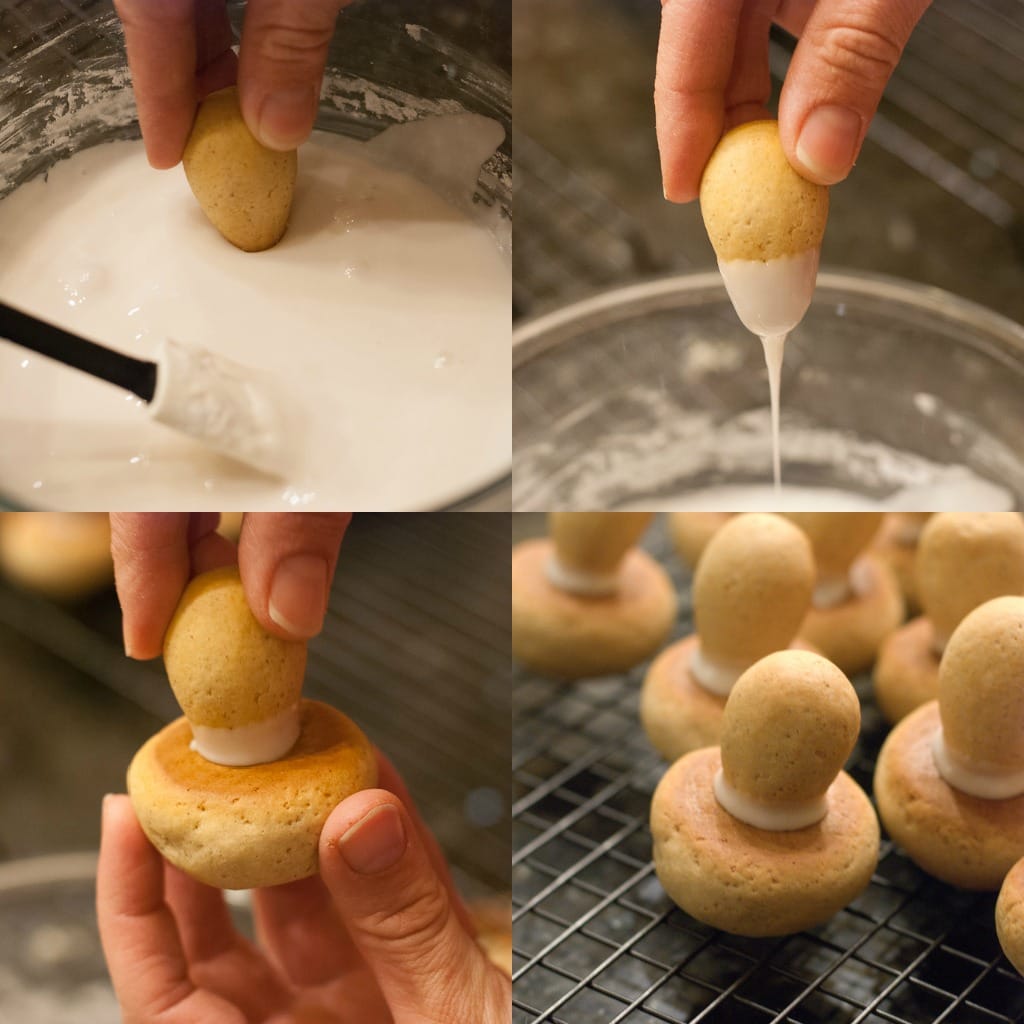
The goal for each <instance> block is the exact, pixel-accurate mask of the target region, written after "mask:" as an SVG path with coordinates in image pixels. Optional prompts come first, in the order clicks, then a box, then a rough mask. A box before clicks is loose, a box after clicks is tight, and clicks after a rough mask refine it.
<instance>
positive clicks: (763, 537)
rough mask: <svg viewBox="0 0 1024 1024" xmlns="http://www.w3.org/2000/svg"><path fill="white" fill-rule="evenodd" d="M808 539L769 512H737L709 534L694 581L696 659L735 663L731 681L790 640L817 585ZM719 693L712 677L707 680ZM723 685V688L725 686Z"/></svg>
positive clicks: (695, 667)
mask: <svg viewBox="0 0 1024 1024" xmlns="http://www.w3.org/2000/svg"><path fill="white" fill-rule="evenodd" d="M814 578H815V573H814V556H813V554H812V552H811V545H810V542H809V541H808V540H807V537H806V536H805V535H804V533H803V532H802V531H801V530H800V529H799V528H798V527H796V526H795V525H794V524H793V523H790V522H787V521H786V520H785V519H782V518H781V517H780V516H777V515H774V514H773V513H770V512H749V513H744V514H742V515H738V516H735V517H734V518H732V519H730V520H729V521H728V522H727V523H725V524H724V525H723V526H722V527H721V528H720V529H719V530H718V532H717V533H716V534H715V535H714V537H712V538H711V541H710V542H709V543H708V545H707V547H706V548H705V550H704V554H703V556H702V557H701V560H700V564H699V565H698V567H697V572H696V574H695V576H694V581H693V614H694V621H695V625H696V632H697V635H698V636H699V637H700V648H699V652H700V658H699V659H696V660H695V661H694V662H691V671H692V672H693V673H694V675H695V676H696V677H697V680H698V682H701V683H702V684H705V685H707V684H706V681H705V678H704V677H705V676H706V675H707V673H706V672H704V673H702V670H701V666H702V665H704V666H705V667H712V666H719V667H721V668H723V669H730V668H731V669H732V672H733V675H732V679H731V680H730V681H729V688H731V684H732V683H733V682H735V680H736V678H737V677H738V676H739V675H740V673H741V672H742V671H743V670H744V669H747V668H749V667H750V666H751V665H752V664H753V663H754V662H755V661H757V660H758V659H759V658H763V657H764V656H765V655H767V654H771V653H772V652H773V651H779V650H783V649H784V648H786V647H788V646H789V645H790V643H792V641H793V638H794V637H795V636H796V634H797V631H798V630H799V628H800V623H801V622H802V621H803V619H804V616H805V615H806V614H807V609H808V608H809V607H810V603H811V594H812V592H813V590H814ZM708 688H709V689H711V690H712V692H717V689H716V688H715V686H714V684H713V683H712V684H711V685H710V686H708ZM726 692H728V689H727V690H726Z"/></svg>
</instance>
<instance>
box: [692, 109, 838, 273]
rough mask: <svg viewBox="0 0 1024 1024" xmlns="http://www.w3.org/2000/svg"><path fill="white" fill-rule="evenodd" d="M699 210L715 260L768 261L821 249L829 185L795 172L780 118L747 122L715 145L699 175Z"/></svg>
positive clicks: (726, 134)
mask: <svg viewBox="0 0 1024 1024" xmlns="http://www.w3.org/2000/svg"><path fill="white" fill-rule="evenodd" d="M700 210H701V215H702V216H703V218H704V226H705V228H706V229H707V232H708V238H710V239H711V244H712V246H713V247H714V250H715V254H716V255H717V256H718V258H719V260H758V261H767V260H772V259H776V258H778V257H782V256H791V255H793V254H795V253H801V252H805V251H806V250H808V249H819V248H820V247H821V240H822V237H823V236H824V234H825V223H826V221H827V220H828V189H827V188H826V187H825V186H824V185H816V184H814V183H813V182H810V181H808V180H807V179H806V178H803V177H801V176H800V175H799V174H797V172H796V171H795V170H793V167H792V165H791V164H790V162H789V160H787V159H786V154H785V152H784V151H783V149H782V143H781V142H780V141H779V126H778V122H776V121H768V120H764V121H751V122H748V123H747V124H742V125H739V126H737V127H736V128H732V129H730V130H729V131H728V132H726V133H725V135H724V136H723V137H722V139H721V140H720V141H719V143H718V145H717V146H716V147H715V150H714V152H713V153H712V154H711V158H710V159H709V160H708V162H707V165H706V167H705V168H704V174H703V177H702V178H701V183H700Z"/></svg>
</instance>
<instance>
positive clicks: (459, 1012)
mask: <svg viewBox="0 0 1024 1024" xmlns="http://www.w3.org/2000/svg"><path fill="white" fill-rule="evenodd" d="M320 871H321V874H322V875H323V879H324V881H325V882H326V884H327V887H328V889H329V890H330V892H331V895H332V897H333V899H334V904H335V906H336V908H337V910H338V913H339V914H340V916H341V918H342V921H343V923H344V925H345V928H346V930H347V931H348V933H349V935H351V937H352V940H353V942H354V943H355V944H356V946H357V947H358V948H359V951H360V953H361V954H362V955H363V958H364V959H365V960H366V962H367V964H368V965H369V966H370V969H371V970H372V971H373V974H374V976H375V977H376V980H377V984H378V985H379V986H380V989H381V992H382V993H383V995H384V999H385V1001H386V1002H387V1004H388V1008H389V1009H390V1010H391V1013H392V1015H393V1016H394V1020H395V1024H428V1022H429V1024H435V1022H436V1024H450V1022H452V1021H462V1020H472V1021H475V1022H480V1024H500V1022H502V1021H507V1018H508V1008H509V1003H510V992H509V982H508V978H507V977H506V976H505V975H503V974H502V973H501V971H499V970H498V969H497V968H495V967H493V966H492V965H491V964H490V962H489V961H488V960H487V958H486V956H485V955H484V953H483V951H482V950H481V949H480V947H479V946H478V945H477V944H476V941H475V940H474V939H473V938H472V937H471V936H470V935H469V933H468V932H467V931H466V929H465V928H464V927H463V926H462V924H461V923H460V921H459V918H458V916H457V915H456V913H455V912H454V910H453V908H452V903H451V900H450V898H449V895H448V890H447V888H446V886H445V885H444V883H443V882H442V881H441V879H440V878H439V877H438V875H437V872H436V871H435V870H434V868H433V865H432V864H431V861H430V857H429V855H428V853H427V851H426V849H425V847H424V846H423V843H422V842H421V841H420V839H419V836H418V834H417V830H416V828H415V826H414V824H413V822H412V821H411V819H410V818H409V815H408V813H407V812H406V810H405V808H404V807H403V806H402V803H401V801H400V800H399V799H398V797H396V796H394V795H393V794H392V793H388V792H387V791H386V790H382V789H369V790H364V791H363V792H361V793H357V794H356V795H355V796H352V797H349V798H348V799H347V800H344V801H342V803H341V804H339V806H338V807H337V808H336V809H335V810H334V812H333V813H332V814H331V816H330V818H328V820H327V823H326V824H325V826H324V830H323V833H322V835H321V842H320Z"/></svg>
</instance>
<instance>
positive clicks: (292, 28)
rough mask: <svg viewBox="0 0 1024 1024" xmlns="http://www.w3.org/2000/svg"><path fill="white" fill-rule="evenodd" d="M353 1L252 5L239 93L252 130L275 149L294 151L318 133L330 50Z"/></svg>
mask: <svg viewBox="0 0 1024 1024" xmlns="http://www.w3.org/2000/svg"><path fill="white" fill-rule="evenodd" d="M349 2H350V0H302V3H295V0H250V2H249V4H248V7H247V9H246V13H245V23H244V25H243V28H242V45H241V50H240V52H239V61H238V94H239V102H240V103H241V107H242V115H243V117H244V118H245V123H246V124H247V125H248V126H249V130H250V131H251V132H252V133H253V135H255V136H256V138H257V139H259V140H260V142H262V143H263V145H264V146H267V147H268V148H270V149H278V150H289V149H295V148H296V147H297V146H299V145H300V144H301V143H303V142H305V141H306V139H307V137H308V136H309V133H310V132H311V131H312V129H313V120H314V118H315V117H316V110H317V104H318V103H319V99H320V82H321V79H322V78H323V73H324V64H325V63H326V61H327V47H328V45H329V44H330V41H331V37H332V36H333V35H334V23H335V21H336V20H337V18H338V12H339V11H340V10H341V9H342V7H345V6H346V5H347V4H348V3H349Z"/></svg>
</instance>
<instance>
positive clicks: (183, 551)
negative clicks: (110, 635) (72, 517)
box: [110, 512, 352, 658]
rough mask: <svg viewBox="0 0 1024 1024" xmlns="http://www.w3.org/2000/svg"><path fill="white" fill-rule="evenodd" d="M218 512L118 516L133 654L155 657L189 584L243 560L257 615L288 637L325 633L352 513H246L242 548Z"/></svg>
mask: <svg viewBox="0 0 1024 1024" xmlns="http://www.w3.org/2000/svg"><path fill="white" fill-rule="evenodd" d="M218 519H219V514H218V513H217V512H111V513H110V529H111V541H110V547H111V552H112V554H113V556H114V578H115V580H116V583H117V596H118V598H119V600H120V602H121V611H122V615H123V620H124V647H125V652H126V653H127V654H128V656H129V657H132V658H155V657H157V656H158V655H159V654H160V652H161V650H162V649H163V640H164V632H165V631H166V629H167V626H168V624H169V623H170V621H171V617H172V616H173V614H174V609H175V608H176V607H177V604H178V601H179V599H180V598H181V594H182V591H184V589H185V585H186V584H187V583H188V581H189V580H190V579H191V578H192V577H193V576H195V575H196V574H197V573H201V572H207V571H209V570H210V569H219V568H220V567H221V566H225V565H234V564H235V563H236V562H237V563H238V568H239V572H240V573H241V576H242V585H243V587H245V594H246V597H247V598H248V601H249V607H250V608H251V609H252V612H253V615H255V616H256V618H257V619H258V620H259V622H260V623H261V625H262V626H263V628H264V629H266V630H268V631H269V632H271V633H275V634H276V635H278V636H282V637H285V638H286V639H290V640H296V639H308V638H309V637H312V636H315V635H316V634H317V633H319V632H320V629H321V627H322V626H323V620H324V615H325V614H326V612H327V599H328V596H329V594H330V589H331V580H332V579H333V577H334V567H335V565H336V564H337V561H338V549H339V547H340V546H341V540H342V537H344V535H345V530H346V529H347V528H348V524H349V522H350V520H351V519H352V514H351V513H350V512H246V513H245V518H244V519H243V521H242V534H241V537H240V538H239V541H238V548H237V550H236V548H235V545H234V544H232V543H231V541H229V540H227V539H226V538H225V537H222V536H220V534H218V533H217V532H216V531H217V523H218Z"/></svg>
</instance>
